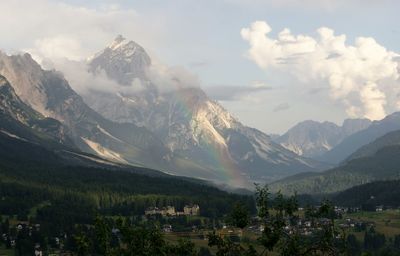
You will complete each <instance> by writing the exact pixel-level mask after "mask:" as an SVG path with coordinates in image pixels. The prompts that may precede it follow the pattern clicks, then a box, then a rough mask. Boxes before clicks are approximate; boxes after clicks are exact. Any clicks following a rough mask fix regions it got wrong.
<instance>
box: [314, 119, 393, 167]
mask: <svg viewBox="0 0 400 256" xmlns="http://www.w3.org/2000/svg"><path fill="white" fill-rule="evenodd" d="M395 130H400V112H396V113H393V114H391V115H388V116H387V117H385V118H384V119H382V120H380V121H374V122H372V124H371V125H370V126H369V127H368V128H366V129H364V130H361V131H359V132H356V133H354V134H352V135H350V136H348V137H347V138H345V139H344V140H343V141H342V142H341V143H339V144H338V145H337V146H335V147H334V148H333V149H331V150H330V151H328V152H326V153H325V154H323V155H321V156H320V157H318V159H319V160H321V161H325V162H328V163H333V164H337V163H340V162H342V161H344V160H345V159H346V158H348V157H349V156H350V155H351V154H353V153H354V152H356V150H358V149H359V148H360V147H362V146H364V145H367V144H368V143H370V142H373V141H374V140H376V139H377V138H379V137H381V136H383V135H385V134H386V133H389V132H392V131H395Z"/></svg>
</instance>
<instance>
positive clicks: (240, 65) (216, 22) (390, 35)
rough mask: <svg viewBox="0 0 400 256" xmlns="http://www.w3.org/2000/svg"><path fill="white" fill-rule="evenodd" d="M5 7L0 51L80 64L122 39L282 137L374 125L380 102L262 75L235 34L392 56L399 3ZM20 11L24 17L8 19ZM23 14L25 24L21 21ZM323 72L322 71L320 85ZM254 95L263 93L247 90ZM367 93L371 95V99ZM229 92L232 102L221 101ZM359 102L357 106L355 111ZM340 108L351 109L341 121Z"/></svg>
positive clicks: (270, 72) (391, 106)
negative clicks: (324, 40)
mask: <svg viewBox="0 0 400 256" xmlns="http://www.w3.org/2000/svg"><path fill="white" fill-rule="evenodd" d="M7 2H8V3H7ZM11 2H13V1H4V2H2V3H0V9H2V10H8V11H6V12H7V13H8V14H6V17H2V18H0V19H3V22H2V25H0V32H1V33H2V35H3V36H2V40H1V41H0V48H1V49H4V50H6V51H9V52H10V51H11V52H12V51H19V50H31V51H33V52H39V53H41V54H43V55H46V54H48V56H47V57H49V58H52V57H58V56H59V55H66V56H65V57H68V56H71V58H85V57H88V56H89V55H90V54H91V53H95V52H96V51H98V50H100V49H101V48H103V47H104V46H105V45H106V44H108V43H109V41H111V40H112V39H113V37H114V36H115V35H117V34H120V33H122V34H124V36H125V37H127V38H128V39H132V40H135V41H137V42H138V43H140V44H141V45H142V46H143V47H145V48H146V49H147V50H148V51H149V53H150V54H151V56H152V57H153V58H156V59H158V60H159V61H161V62H162V63H164V64H166V65H170V66H183V67H184V68H186V69H187V70H188V71H190V72H192V73H194V74H195V75H197V76H198V78H199V79H200V81H201V86H202V87H204V88H205V90H206V91H207V92H208V93H209V94H210V95H211V96H214V94H215V97H216V99H217V100H220V102H221V103H222V104H223V105H224V106H225V107H226V108H228V109H229V110H230V111H231V112H233V114H234V115H235V116H237V117H238V118H239V119H240V120H241V121H242V122H243V123H245V124H247V125H250V126H253V127H256V128H259V129H261V130H263V131H265V132H269V133H282V132H284V131H285V130H287V129H288V128H289V127H290V126H292V125H294V124H295V123H297V122H299V121H302V120H305V119H314V120H320V121H323V120H329V121H334V122H337V123H341V122H342V121H343V119H345V118H347V117H349V116H351V117H365V116H367V117H369V116H371V117H372V116H374V117H375V116H376V117H377V118H379V117H380V116H381V115H378V114H376V115H368V113H367V112H368V111H370V110H371V109H370V108H372V107H374V105H373V104H378V105H379V104H382V101H379V102H380V103H379V102H377V101H375V102H372V103H369V105H366V103H365V102H364V100H363V98H357V95H354V93H351V95H350V94H348V95H346V97H344V96H343V97H337V96H335V97H332V88H331V87H330V86H332V85H329V84H325V83H326V81H325V80H324V79H321V80H315V81H314V80H313V81H311V82H310V81H307V82H306V83H313V85H312V86H311V87H309V86H308V85H304V83H305V82H304V81H300V80H301V79H300V78H301V77H302V76H301V75H299V74H298V73H296V74H290V68H292V67H290V66H288V67H286V68H285V69H281V68H279V70H277V69H275V68H274V67H269V66H267V67H262V66H261V65H260V61H258V62H257V60H256V59H257V58H256V57H254V56H253V57H249V56H248V53H249V52H248V51H249V49H250V48H251V46H250V45H249V41H248V40H244V38H243V36H242V35H241V30H242V29H243V28H248V27H250V26H251V24H252V23H253V22H255V21H263V22H266V23H267V24H268V25H269V26H270V27H271V28H272V32H271V33H269V34H268V37H270V38H276V37H277V34H278V33H279V32H280V31H282V30H283V29H284V28H289V29H290V31H291V33H292V34H293V35H298V34H302V35H308V36H310V37H313V38H316V37H317V36H318V35H317V32H316V30H317V29H318V28H320V27H328V28H331V29H333V30H334V32H335V35H340V34H345V35H346V39H347V40H346V44H348V45H352V44H354V40H355V38H357V37H359V36H363V37H372V38H374V39H375V41H376V42H377V43H378V44H379V45H380V46H383V47H385V48H386V49H387V50H388V51H391V52H394V53H400V43H399V42H400V27H399V25H398V24H400V19H399V16H398V10H400V2H399V1H389V0H387V1H385V0H383V1H373V0H369V1H368V0H364V1H361V0H354V1H344V0H336V1H330V0H320V1H316V0H305V1H295V0H281V1H278V0H271V1H261V0H247V1H246V0H202V1H194V0H171V1H165V0H159V1H156V0H147V1H139V0H137V1H136V0H133V1H77V0H73V1H58V0H38V1H37V2H36V1H35V5H37V6H35V7H32V8H30V7H29V6H30V5H31V4H32V3H29V1H22V0H21V1H19V2H20V3H19V4H11ZM14 2H18V1H14ZM30 2H32V1H30ZM25 5H26V8H24V9H26V10H22V9H18V7H19V8H21V6H25ZM38 6H39V7H42V8H43V9H40V8H39V7H38ZM63 9H64V10H65V9H68V11H66V12H64V11H63ZM82 9H83V10H85V11H87V12H88V13H89V14H85V11H83V12H82ZM28 10H29V11H30V12H31V14H26V12H27V11H28ZM43 10H44V11H45V12H47V13H48V15H45V16H46V18H44V17H38V18H35V15H36V16H43V13H40V12H41V11H43ZM53 10H54V12H53ZM63 15H65V16H64V17H63ZM31 16H32V17H31ZM87 17H89V18H87ZM58 19H65V20H64V21H59V20H58ZM36 21H37V22H36ZM35 22H36V23H35ZM67 23H68V24H67ZM69 23H70V24H69ZM75 23H76V24H75ZM74 24H75V25H74ZM79 24H80V25H79ZM43 28H45V29H43ZM16 31H17V32H16ZM7 34H9V36H8V37H6V39H4V38H5V35H7ZM54 38H56V39H57V40H54ZM55 42H57V43H55ZM49 47H50V50H49ZM68 47H70V49H68ZM258 50H262V49H260V48H259V49H258ZM265 57H266V58H268V56H265ZM284 57H287V56H284ZM366 70H367V71H369V69H366ZM299 72H300V71H299ZM327 72H328V71H325V70H324V71H323V75H326V74H327ZM371 72H372V71H371ZM311 75H312V74H307V77H310V76H311ZM329 75H330V74H329V72H328V74H327V76H329ZM351 78H353V77H351ZM354 79H356V78H354ZM383 79H388V78H387V77H383ZM390 79H391V80H390V81H389V82H387V84H390V86H391V87H393V88H390V90H389V89H387V88H386V87H387V86H386V87H385V88H384V89H383V87H382V86H380V85H379V86H380V87H379V91H382V92H383V93H385V92H386V90H387V94H389V93H390V94H393V90H395V89H396V88H395V87H396V86H398V85H399V83H398V79H396V78H393V77H391V78H390ZM381 80H382V79H381ZM381 80H379V82H380V81H381ZM392 80H393V81H392ZM358 81H359V77H357V82H358ZM360 82H361V83H364V82H365V83H366V84H367V82H368V83H369V81H362V80H360ZM373 82H376V81H373ZM261 86H263V88H265V90H253V89H254V88H255V87H261ZM229 88H231V90H230V89H229ZM246 88H247V89H248V90H246ZM377 88H378V87H376V88H375V87H373V88H372V89H371V90H373V91H374V92H376V90H378V89H377ZM354 90H355V89H354ZM371 90H370V91H371ZM224 91H226V97H224ZM232 91H235V92H236V91H237V94H233V93H229V92H232ZM325 91H326V93H325ZM216 92H218V93H216ZM374 95H376V93H375V94H374ZM389 96H390V95H387V96H386V97H385V103H383V106H384V108H385V109H384V110H385V112H384V113H385V114H389V113H391V112H393V111H396V110H397V107H398V106H397V105H396V103H397V102H396V99H389ZM371 97H372V96H371ZM371 97H370V98H371ZM374 97H375V96H374ZM372 98H373V97H372ZM364 99H365V97H364ZM353 100H354V103H353V102H352V101H353ZM360 101H361V102H363V104H364V105H363V106H359V104H361V103H359V102H360ZM357 104H358V105H357ZM395 105H396V106H395ZM350 107H356V108H359V109H358V110H357V111H354V114H351V115H349V113H350V112H351V111H350V110H349V108H350ZM377 107H379V106H377ZM366 109H368V111H367V110H366ZM370 112H371V111H370ZM378 112H379V111H378ZM381 112H382V111H381ZM351 113H353V112H351Z"/></svg>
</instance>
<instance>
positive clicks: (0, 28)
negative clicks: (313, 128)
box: [0, 0, 166, 60]
mask: <svg viewBox="0 0 400 256" xmlns="http://www.w3.org/2000/svg"><path fill="white" fill-rule="evenodd" d="M97 6H100V7H97V8H91V7H85V6H76V5H72V4H68V3H67V2H64V3H62V2H56V1H50V0H35V1H31V0H16V1H0V10H1V22H0V33H1V34H2V35H3V37H2V42H1V46H0V47H1V48H3V49H5V50H7V51H8V52H10V51H19V50H21V49H30V50H32V49H34V50H35V52H34V53H33V54H36V55H42V56H46V57H47V58H54V57H57V58H59V57H64V58H68V59H72V60H78V59H83V58H86V57H87V56H89V55H90V54H92V53H93V52H94V51H96V50H94V49H97V50H98V49H101V48H103V45H104V43H105V42H109V41H111V40H112V39H113V38H115V36H116V35H118V34H123V35H125V36H126V37H128V38H131V39H133V40H135V41H137V42H140V43H142V44H144V45H147V46H153V45H154V43H155V42H159V41H160V40H161V39H160V38H162V37H163V36H164V35H165V33H164V32H163V31H166V29H164V27H163V26H164V24H162V23H160V22H157V20H153V19H152V17H147V16H145V15H140V14H139V13H137V12H136V11H135V10H134V9H132V8H129V7H121V6H118V5H115V4H110V5H97ZM144 24H145V26H146V29H143V26H144Z"/></svg>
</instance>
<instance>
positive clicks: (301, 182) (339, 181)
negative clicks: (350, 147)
mask: <svg viewBox="0 0 400 256" xmlns="http://www.w3.org/2000/svg"><path fill="white" fill-rule="evenodd" d="M399 155H400V146H388V147H385V148H383V149H381V150H379V151H378V152H377V153H376V154H375V155H373V156H370V157H365V158H359V159H354V160H351V161H350V162H348V163H346V164H344V165H342V166H339V167H337V168H334V169H331V170H328V171H325V172H322V173H314V174H308V175H306V176H299V177H298V178H291V179H284V180H282V181H278V182H276V183H274V184H271V189H272V191H279V190H281V191H282V192H283V193H284V194H287V195H291V194H294V193H295V192H297V193H299V194H326V193H334V192H339V191H344V190H346V189H349V188H351V187H354V186H357V185H361V184H365V183H368V182H373V181H377V180H397V179H399V177H400V169H399V166H400V157H399Z"/></svg>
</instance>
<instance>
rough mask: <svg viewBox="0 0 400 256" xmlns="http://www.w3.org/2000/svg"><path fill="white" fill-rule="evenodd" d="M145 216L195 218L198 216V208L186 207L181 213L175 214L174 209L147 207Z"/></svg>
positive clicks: (196, 206) (169, 207) (193, 206)
mask: <svg viewBox="0 0 400 256" xmlns="http://www.w3.org/2000/svg"><path fill="white" fill-rule="evenodd" d="M144 214H145V215H162V216H195V215H200V207H199V206H198V205H197V204H194V205H186V206H185V207H184V208H183V212H177V211H176V210H175V207H173V206H166V207H163V208H161V209H160V208H157V207H149V208H147V209H146V210H145V212H144Z"/></svg>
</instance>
